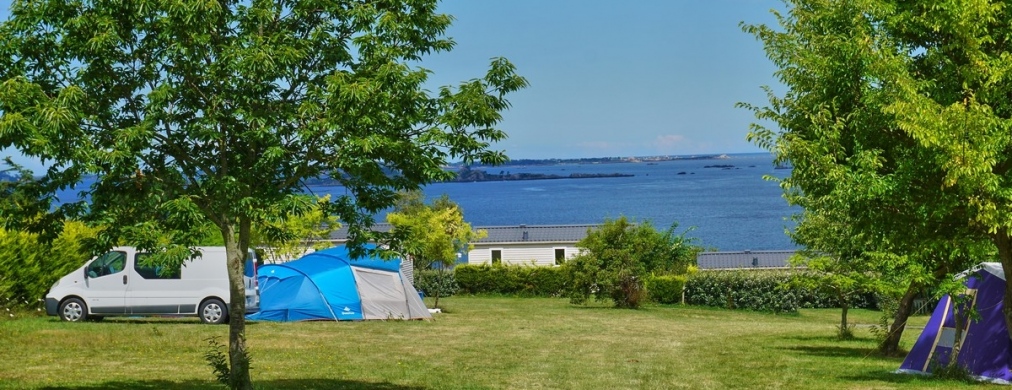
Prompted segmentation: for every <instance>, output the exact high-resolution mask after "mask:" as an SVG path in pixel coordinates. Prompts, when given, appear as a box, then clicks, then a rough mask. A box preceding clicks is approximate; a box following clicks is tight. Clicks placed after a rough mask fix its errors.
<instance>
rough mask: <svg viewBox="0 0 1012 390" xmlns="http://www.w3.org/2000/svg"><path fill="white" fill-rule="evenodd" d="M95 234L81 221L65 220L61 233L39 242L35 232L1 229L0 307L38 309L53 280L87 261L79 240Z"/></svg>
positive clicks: (87, 255)
mask: <svg viewBox="0 0 1012 390" xmlns="http://www.w3.org/2000/svg"><path fill="white" fill-rule="evenodd" d="M94 234H95V231H94V229H90V228H87V227H85V226H84V225H83V224H81V223H78V222H67V223H66V225H64V231H63V234H61V235H60V236H59V237H58V238H57V239H56V240H54V241H52V242H51V243H48V244H42V243H39V241H38V237H37V236H36V235H34V234H28V233H22V232H14V231H4V230H0V248H3V250H2V251H0V308H5V309H32V310H34V309H37V308H41V307H42V304H41V301H42V299H43V298H44V297H45V295H46V293H47V292H49V288H50V287H51V286H52V285H53V283H54V282H56V281H57V280H58V279H60V278H61V277H63V276H64V275H66V274H67V273H69V272H70V271H72V270H74V269H75V268H77V267H80V266H81V265H83V264H84V263H85V262H86V261H88V259H89V258H90V255H89V254H88V253H86V252H85V251H84V249H82V248H81V239H83V238H85V237H92V236H94Z"/></svg>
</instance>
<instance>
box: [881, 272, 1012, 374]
mask: <svg viewBox="0 0 1012 390" xmlns="http://www.w3.org/2000/svg"><path fill="white" fill-rule="evenodd" d="M961 275H962V276H963V277H964V278H965V280H966V282H965V284H966V294H967V295H966V297H967V298H969V301H970V302H972V304H973V305H974V307H975V308H976V310H977V314H978V315H979V318H977V319H975V320H969V321H964V325H965V326H966V328H965V330H964V332H963V342H962V348H961V350H960V352H959V357H958V359H959V364H960V365H962V366H964V367H966V368H967V369H968V370H970V373H972V374H973V375H975V376H976V377H977V379H980V380H983V381H989V382H997V383H1004V384H1012V372H1010V371H1009V364H1010V363H1012V359H1010V355H1009V350H1010V348H1009V344H1010V342H1009V336H1008V332H1007V328H1006V326H1005V318H1004V316H1003V315H1002V306H1003V305H1002V296H1003V294H1004V293H1005V274H1004V273H1003V272H1002V267H1001V264H999V263H983V264H981V265H980V266H979V267H975V268H974V269H972V270H969V271H967V272H964V273H963V274H961ZM952 305H953V301H952V299H951V298H950V297H949V296H948V295H946V296H944V297H942V300H941V301H939V302H938V306H937V307H936V308H935V312H934V313H933V314H932V315H931V319H930V320H928V323H927V325H925V326H924V331H923V332H922V333H921V336H920V337H919V338H918V339H917V343H916V344H914V347H913V348H911V349H910V353H909V354H908V355H907V358H906V359H905V360H903V364H902V365H901V366H900V369H899V372H903V373H914V374H927V373H929V372H930V369H931V365H932V362H935V363H937V364H948V362H949V355H950V353H951V352H952V345H953V341H955V337H956V321H955V319H954V318H953V310H952Z"/></svg>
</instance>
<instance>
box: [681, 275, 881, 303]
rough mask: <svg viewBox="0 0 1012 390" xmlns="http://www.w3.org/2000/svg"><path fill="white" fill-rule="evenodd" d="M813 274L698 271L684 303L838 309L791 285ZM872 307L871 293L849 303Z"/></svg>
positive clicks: (828, 298) (820, 295)
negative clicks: (796, 280) (798, 279)
mask: <svg viewBox="0 0 1012 390" xmlns="http://www.w3.org/2000/svg"><path fill="white" fill-rule="evenodd" d="M814 275H815V273H814V272H813V271H808V270H733V271H706V272H699V273H697V274H695V275H693V276H692V277H690V278H689V279H688V280H687V281H686V283H685V303H686V304H689V305H699V306H712V307H724V308H729V309H746V310H756V311H769V312H775V313H793V312H797V311H798V309H801V308H831V307H840V303H839V300H838V299H837V297H835V296H833V295H832V294H829V293H826V292H824V291H818V290H814V289H809V288H802V287H798V286H797V284H798V283H792V280H794V279H795V278H807V277H814ZM876 305H877V302H876V299H875V297H874V295H873V294H861V295H859V296H856V297H854V298H852V300H851V307H859V308H875V307H876Z"/></svg>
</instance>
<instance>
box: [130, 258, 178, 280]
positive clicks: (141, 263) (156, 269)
mask: <svg viewBox="0 0 1012 390" xmlns="http://www.w3.org/2000/svg"><path fill="white" fill-rule="evenodd" d="M148 256H150V255H149V254H147V253H138V254H137V255H136V256H134V271H137V274H138V275H140V276H141V277H142V278H144V279H179V275H180V274H181V273H182V272H181V271H182V268H181V267H182V265H178V264H177V265H176V266H174V267H173V266H162V265H158V266H156V265H154V264H149V263H148V260H147V257H148Z"/></svg>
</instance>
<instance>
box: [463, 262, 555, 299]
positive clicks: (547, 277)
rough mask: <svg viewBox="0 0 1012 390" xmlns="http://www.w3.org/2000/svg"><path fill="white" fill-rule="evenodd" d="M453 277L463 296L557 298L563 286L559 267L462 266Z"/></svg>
mask: <svg viewBox="0 0 1012 390" xmlns="http://www.w3.org/2000/svg"><path fill="white" fill-rule="evenodd" d="M453 275H454V278H455V279H456V281H457V285H458V286H459V287H460V289H459V292H460V293H463V294H498V295H512V296H520V297H557V296H559V295H560V294H561V293H562V289H563V283H564V282H563V280H564V279H563V275H562V273H561V272H560V269H559V268H558V267H538V266H526V265H501V264H493V265H489V264H481V265H470V264H462V265H458V266H457V267H456V268H454V270H453Z"/></svg>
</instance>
